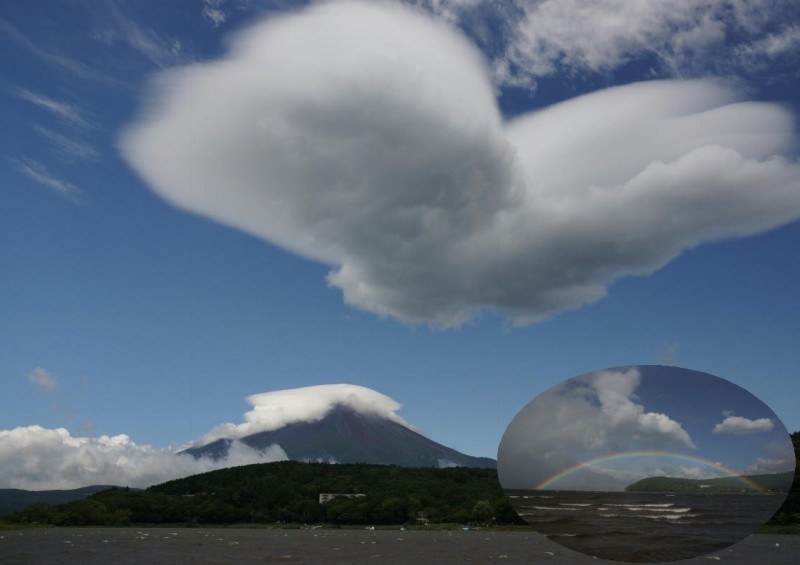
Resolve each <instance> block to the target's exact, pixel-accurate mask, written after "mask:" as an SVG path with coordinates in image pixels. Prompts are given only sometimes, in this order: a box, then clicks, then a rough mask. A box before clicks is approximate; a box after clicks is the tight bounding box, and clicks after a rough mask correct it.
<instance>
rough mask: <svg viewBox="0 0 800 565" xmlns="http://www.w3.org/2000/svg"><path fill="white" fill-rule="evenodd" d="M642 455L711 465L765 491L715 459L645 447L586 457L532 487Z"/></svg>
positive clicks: (537, 488)
mask: <svg viewBox="0 0 800 565" xmlns="http://www.w3.org/2000/svg"><path fill="white" fill-rule="evenodd" d="M642 456H654V457H656V456H657V457H672V458H676V459H684V460H686V461H691V462H693V463H700V464H701V465H704V466H707V467H713V468H714V469H717V470H719V471H722V472H723V473H725V474H726V476H731V477H735V478H736V479H738V480H740V481H741V482H742V483H743V484H745V485H747V486H748V487H749V488H753V489H755V490H757V491H758V492H762V493H764V492H766V489H765V488H764V487H762V486H761V485H760V484H758V483H757V482H756V481H754V480H753V479H750V478H749V477H746V476H744V475H741V474H740V473H739V471H737V470H736V469H732V468H730V467H728V466H726V465H723V464H722V463H718V462H716V461H710V460H708V459H703V458H702V457H697V456H696V455H687V454H685V453H675V452H672V451H661V450H655V449H646V450H639V451H621V452H618V453H610V454H607V455H601V456H599V457H594V458H592V459H588V460H586V461H581V462H580V463H575V464H574V465H571V466H570V467H567V468H566V469H563V470H561V471H559V472H558V473H556V474H554V475H551V476H550V477H548V478H546V479H545V480H543V481H541V482H540V483H538V484H537V485H536V486H534V487H533V490H545V489H547V488H550V486H551V485H552V484H553V483H555V482H556V481H559V480H560V479H563V478H564V477H567V476H569V475H571V474H573V473H575V472H577V471H580V470H581V469H585V468H587V467H594V466H597V465H599V464H602V463H607V462H608V461H615V460H619V459H627V458H631V457H642Z"/></svg>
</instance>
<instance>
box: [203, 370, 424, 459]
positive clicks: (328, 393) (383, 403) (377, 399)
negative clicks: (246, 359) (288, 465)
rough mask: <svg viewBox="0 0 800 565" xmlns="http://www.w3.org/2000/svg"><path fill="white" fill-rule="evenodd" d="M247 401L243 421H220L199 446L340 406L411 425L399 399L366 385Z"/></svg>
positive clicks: (296, 390) (275, 393)
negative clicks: (404, 414)
mask: <svg viewBox="0 0 800 565" xmlns="http://www.w3.org/2000/svg"><path fill="white" fill-rule="evenodd" d="M247 402H249V403H250V405H252V406H253V409H252V410H250V411H249V412H245V414H244V419H245V422H244V423H242V424H229V423H227V424H220V425H219V426H217V427H215V428H214V429H212V430H211V431H209V432H208V433H207V434H206V435H205V436H204V437H203V438H202V439H201V440H200V441H199V442H196V443H197V445H204V444H206V443H209V442H211V441H214V440H216V439H220V438H224V439H232V438H235V439H238V438H243V437H246V436H249V435H252V434H255V433H258V432H266V431H272V430H277V429H280V428H282V427H283V426H286V425H288V424H293V423H295V422H316V421H318V420H321V419H322V418H324V417H325V416H326V415H328V413H329V412H330V411H331V410H333V409H334V408H335V407H337V406H346V407H349V408H351V409H353V410H355V411H357V412H360V413H361V414H371V415H375V416H380V417H382V418H386V419H388V420H391V421H393V422H396V423H398V424H401V425H403V426H406V427H407V428H412V429H413V426H411V425H410V424H409V423H408V422H406V421H405V420H404V419H403V418H401V417H400V416H399V415H398V414H397V413H396V411H397V410H399V409H400V408H401V405H400V403H398V402H397V401H396V400H394V399H392V398H390V397H388V396H386V395H385V394H381V393H380V392H377V391H375V390H372V389H370V388H367V387H363V386H358V385H351V384H329V385H315V386H306V387H300V388H291V389H286V390H275V391H272V392H262V393H259V394H252V395H250V396H248V397H247Z"/></svg>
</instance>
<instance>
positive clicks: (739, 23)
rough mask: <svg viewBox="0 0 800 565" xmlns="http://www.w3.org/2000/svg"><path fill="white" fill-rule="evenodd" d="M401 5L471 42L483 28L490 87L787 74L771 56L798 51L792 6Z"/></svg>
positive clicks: (694, 2) (558, 0)
mask: <svg viewBox="0 0 800 565" xmlns="http://www.w3.org/2000/svg"><path fill="white" fill-rule="evenodd" d="M410 1H411V2H412V3H413V4H416V5H418V6H421V7H422V8H424V9H426V10H427V11H429V12H431V13H433V14H435V15H437V16H438V17H440V18H442V19H444V20H446V21H450V22H453V23H457V24H459V25H461V26H463V27H464V28H465V29H467V30H468V31H469V32H470V33H471V34H473V35H474V36H475V37H476V38H477V39H478V40H479V41H480V40H481V39H482V37H483V36H484V35H485V32H484V31H483V30H482V29H481V28H482V26H483V25H484V23H483V22H485V21H487V20H490V21H492V22H493V25H494V26H495V28H497V29H495V33H494V34H493V40H494V41H495V42H498V41H499V45H495V46H494V50H497V51H498V52H497V53H496V54H495V55H493V71H494V72H493V74H494V80H495V82H496V84H498V85H500V86H503V85H515V86H525V87H534V86H535V85H536V83H537V79H540V78H542V77H547V76H551V75H553V74H556V73H560V74H565V75H571V74H586V73H607V72H609V71H611V70H613V69H616V68H619V67H622V66H624V65H626V64H628V63H631V62H637V61H644V60H647V61H649V64H650V65H652V72H653V73H654V76H661V77H670V76H707V75H708V74H709V73H715V74H720V73H721V74H725V75H727V74H734V75H736V74H738V73H740V72H742V71H746V72H752V71H753V70H754V69H756V68H757V67H758V68H760V69H762V70H763V68H764V64H766V63H768V62H769V63H771V64H773V66H774V65H776V64H779V65H780V66H782V67H785V68H787V69H788V68H789V67H790V66H791V65H792V63H793V61H794V60H795V59H796V58H797V57H796V56H795V57H794V59H791V58H788V59H785V60H783V61H782V62H781V61H780V58H781V57H783V56H784V55H786V54H794V55H797V53H798V48H797V39H796V34H797V31H796V30H797V25H796V22H797V21H798V18H800V7H798V4H797V3H796V2H794V1H793V0H747V1H745V0H510V1H509V2H502V3H498V2H493V1H492V0H410ZM498 31H499V32H500V36H499V38H498V37H497V35H498V34H497V32H498ZM489 47H491V46H489ZM729 49H730V51H728V50H729ZM771 71H772V72H774V71H775V69H774V68H773V69H772V70H771Z"/></svg>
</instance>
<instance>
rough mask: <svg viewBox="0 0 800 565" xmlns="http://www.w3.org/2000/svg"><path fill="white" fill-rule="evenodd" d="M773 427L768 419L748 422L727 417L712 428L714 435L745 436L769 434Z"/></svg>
mask: <svg viewBox="0 0 800 565" xmlns="http://www.w3.org/2000/svg"><path fill="white" fill-rule="evenodd" d="M774 427H775V424H774V423H773V421H772V420H771V419H769V418H757V419H755V420H750V419H748V418H744V417H742V416H733V415H729V416H727V417H726V418H725V419H724V420H723V421H722V422H720V423H719V424H717V425H715V426H714V429H713V433H715V434H734V435H745V434H755V433H759V432H769V431H771V430H772V429H773V428H774Z"/></svg>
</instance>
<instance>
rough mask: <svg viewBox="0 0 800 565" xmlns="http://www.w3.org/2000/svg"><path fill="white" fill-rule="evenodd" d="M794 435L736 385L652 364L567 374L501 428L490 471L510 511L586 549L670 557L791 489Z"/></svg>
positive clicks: (688, 551) (705, 550) (723, 536)
mask: <svg viewBox="0 0 800 565" xmlns="http://www.w3.org/2000/svg"><path fill="white" fill-rule="evenodd" d="M794 469H795V453H794V449H793V447H792V442H791V438H790V436H789V433H788V432H787V431H786V428H785V427H784V426H783V424H782V423H781V421H780V420H779V419H778V417H777V416H776V415H775V413H774V412H773V411H772V410H770V408H769V407H768V406H767V405H766V404H764V403H763V402H761V401H760V400H759V399H757V398H756V397H755V396H753V395H752V394H750V393H749V392H748V391H746V390H744V389H743V388H741V387H739V386H737V385H734V384H733V383H731V382H729V381H727V380H725V379H722V378H719V377H715V376H713V375H709V374H707V373H701V372H699V371H692V370H689V369H682V368H678V367H666V366H658V365H644V366H630V367H617V368H612V369H605V370H602V371H595V372H592V373H586V374H584V375H580V376H578V377H574V378H572V379H569V380H567V381H564V382H562V383H561V384H559V385H556V386H554V387H553V388H550V389H549V390H547V391H545V392H543V393H542V394H540V395H539V396H537V397H536V398H534V399H533V400H532V401H531V402H530V403H529V404H528V405H527V406H525V407H524V408H523V409H522V410H521V411H520V412H519V413H518V414H517V415H516V417H515V418H514V420H513V421H512V422H511V424H510V425H509V426H508V428H507V429H506V432H505V434H504V435H503V439H502V441H501V442H500V447H499V450H498V454H497V470H498V476H499V478H500V484H501V485H502V487H503V489H504V491H505V493H506V496H508V498H509V500H510V502H511V505H512V506H513V507H514V510H516V512H517V513H518V514H519V515H520V516H521V517H522V518H523V519H524V520H525V521H526V522H528V523H529V524H531V525H532V526H533V527H534V529H535V530H537V531H538V532H539V533H541V534H543V535H545V536H547V537H548V538H549V539H551V540H552V541H554V542H557V543H559V544H560V545H562V546H564V547H567V548H570V549H573V550H575V551H579V552H581V553H584V554H586V555H591V556H596V557H600V558H604V559H612V560H616V561H627V562H639V563H642V562H655V561H676V560H680V559H688V558H692V557H698V556H701V555H706V554H709V553H712V552H714V551H718V550H720V549H722V548H725V547H727V546H730V545H732V544H734V543H736V542H737V541H739V540H741V539H742V538H744V537H746V536H748V535H749V534H751V533H753V532H754V531H755V530H756V529H757V528H758V527H759V526H761V525H763V524H764V523H765V522H766V521H767V520H769V519H770V518H771V517H772V516H773V514H774V513H775V512H776V511H777V510H778V508H779V507H780V505H781V504H782V503H783V501H784V499H785V498H786V496H787V494H788V492H789V489H790V488H791V485H792V480H793V478H794Z"/></svg>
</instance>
